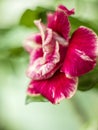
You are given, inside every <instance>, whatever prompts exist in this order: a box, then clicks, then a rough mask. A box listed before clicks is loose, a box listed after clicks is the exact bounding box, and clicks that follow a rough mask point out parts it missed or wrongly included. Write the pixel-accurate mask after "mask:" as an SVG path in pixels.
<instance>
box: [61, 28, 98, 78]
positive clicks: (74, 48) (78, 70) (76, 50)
mask: <svg viewBox="0 0 98 130" xmlns="http://www.w3.org/2000/svg"><path fill="white" fill-rule="evenodd" d="M97 54H98V37H97V35H96V34H95V33H94V32H93V31H92V30H91V29H89V28H87V27H83V26H81V27H79V28H78V29H77V30H76V31H75V32H74V33H73V35H72V38H71V40H70V45H69V48H68V51H67V54H66V57H65V61H64V64H63V66H62V68H61V71H63V72H65V74H66V76H67V77H71V76H81V75H83V74H85V73H87V72H89V71H90V70H92V69H93V68H94V67H95V65H96V57H97Z"/></svg>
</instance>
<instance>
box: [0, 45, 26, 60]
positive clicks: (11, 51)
mask: <svg viewBox="0 0 98 130" xmlns="http://www.w3.org/2000/svg"><path fill="white" fill-rule="evenodd" d="M24 56H27V52H26V51H25V50H24V48H23V47H15V48H5V49H0V60H1V59H9V58H13V59H14V58H22V57H24Z"/></svg>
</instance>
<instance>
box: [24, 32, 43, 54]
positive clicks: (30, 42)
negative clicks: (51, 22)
mask: <svg viewBox="0 0 98 130" xmlns="http://www.w3.org/2000/svg"><path fill="white" fill-rule="evenodd" d="M40 44H42V38H41V34H40V33H37V34H32V35H30V36H29V37H28V38H27V39H26V40H25V41H24V45H23V46H24V48H25V50H26V51H27V52H29V53H31V52H32V50H33V49H34V48H35V46H36V45H37V46H38V45H40Z"/></svg>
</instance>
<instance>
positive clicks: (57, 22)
mask: <svg viewBox="0 0 98 130" xmlns="http://www.w3.org/2000/svg"><path fill="white" fill-rule="evenodd" d="M47 17H48V24H47V26H48V27H49V28H51V29H52V30H53V31H55V32H56V33H58V34H59V35H60V36H62V37H64V38H65V39H66V40H68V39H69V32H70V23H69V20H68V16H67V15H66V13H65V12H64V11H62V10H58V11H56V12H55V13H54V14H51V13H49V14H48V16H47Z"/></svg>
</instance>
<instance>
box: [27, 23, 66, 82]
mask: <svg viewBox="0 0 98 130" xmlns="http://www.w3.org/2000/svg"><path fill="white" fill-rule="evenodd" d="M36 25H37V26H38V28H39V29H40V32H41V37H42V46H39V47H37V48H35V49H34V50H32V52H31V54H30V64H29V67H28V70H27V76H28V77H30V78H32V79H33V80H42V79H47V78H50V77H51V76H52V75H53V74H54V73H55V72H56V70H58V69H59V68H60V67H61V65H62V63H63V61H64V57H65V54H66V49H67V46H68V42H66V40H65V39H63V38H62V37H60V36H59V35H58V34H56V33H55V32H53V31H52V30H51V29H49V28H47V29H43V26H42V25H41V22H40V21H36ZM36 37H37V36H36ZM40 42H41V38H40Z"/></svg>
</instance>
